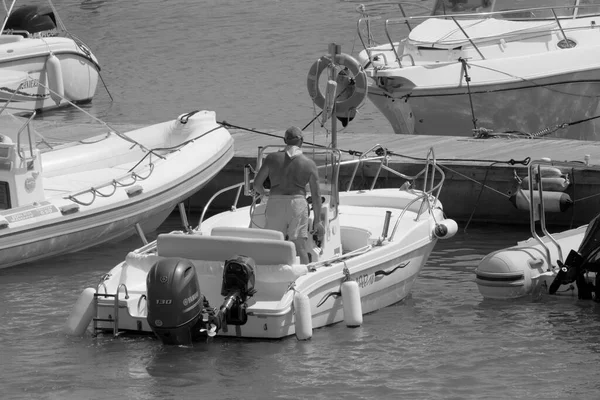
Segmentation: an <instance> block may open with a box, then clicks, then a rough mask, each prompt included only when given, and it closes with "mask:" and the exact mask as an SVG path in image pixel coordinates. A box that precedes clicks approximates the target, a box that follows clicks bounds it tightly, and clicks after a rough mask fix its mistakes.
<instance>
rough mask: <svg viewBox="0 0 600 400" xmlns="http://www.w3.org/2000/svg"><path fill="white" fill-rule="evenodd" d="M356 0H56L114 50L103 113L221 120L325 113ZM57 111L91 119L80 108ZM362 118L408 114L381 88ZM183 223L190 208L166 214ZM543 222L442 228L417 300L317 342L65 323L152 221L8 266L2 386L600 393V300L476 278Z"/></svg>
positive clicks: (485, 395)
mask: <svg viewBox="0 0 600 400" xmlns="http://www.w3.org/2000/svg"><path fill="white" fill-rule="evenodd" d="M355 6H356V3H350V2H340V1H337V0H324V1H323V0H321V1H315V0H304V1H295V2H293V1H287V0H279V1H277V0H269V1H267V0H254V1H252V2H249V1H233V0H219V1H216V0H215V1H205V0H195V1H192V0H189V1H184V0H171V1H169V2H165V1H157V0H128V1H114V0H112V1H111V0H107V1H102V0H90V1H85V0H84V1H73V0H65V1H61V2H60V3H58V2H57V7H58V9H59V12H60V13H61V15H62V18H63V20H64V22H65V23H66V24H67V26H68V28H69V29H70V30H71V31H72V32H73V33H74V34H76V35H77V36H79V37H81V38H82V39H83V40H84V41H85V42H86V43H87V44H88V45H89V46H90V47H91V48H92V49H93V50H94V52H95V53H96V55H97V56H98V58H99V59H100V62H101V64H102V65H103V67H104V69H103V71H102V74H103V78H104V80H105V82H106V84H107V86H108V88H109V90H110V92H111V94H112V96H113V97H114V101H112V102H111V101H110V99H109V97H108V95H107V94H106V91H103V89H102V88H99V90H98V95H97V97H96V98H95V99H94V101H93V103H92V104H90V105H88V106H86V107H85V109H86V110H87V111H88V112H90V113H92V114H94V115H96V116H98V117H100V118H101V119H103V120H105V121H107V122H112V123H134V124H149V123H155V122H161V121H164V120H168V119H172V118H174V117H175V116H177V115H178V114H180V113H183V112H186V111H190V110H194V109H210V110H215V111H216V112H217V118H218V119H219V120H226V121H228V122H230V123H232V124H236V125H240V126H244V127H255V128H260V129H284V128H285V127H287V126H288V125H290V124H296V125H299V126H304V125H305V124H306V123H308V121H310V120H311V119H312V116H313V108H312V105H311V103H310V99H309V98H308V95H307V93H306V88H305V79H306V73H307V71H308V68H309V67H310V65H311V64H312V62H313V61H314V60H316V59H317V58H318V57H320V56H321V55H322V54H324V53H325V52H326V49H327V44H328V43H330V42H336V43H338V44H341V45H342V50H343V51H345V52H348V53H351V52H353V49H354V50H356V49H358V47H357V46H358V44H356V45H355V36H356V35H355V26H356V25H355V21H356V18H355V17H356V15H357V14H355V12H354V7H355ZM43 118H45V119H49V120H53V119H54V120H61V121H65V120H69V121H74V122H84V121H85V118H84V117H82V116H81V113H77V112H74V111H73V110H62V111H59V112H54V113H50V114H46V115H44V117H43ZM346 131H347V132H365V131H376V132H381V133H382V134H385V133H389V132H390V131H391V130H390V128H389V127H388V125H387V123H386V122H385V121H382V119H381V118H380V117H379V115H378V114H377V112H376V111H375V110H374V108H373V107H372V106H371V105H370V104H367V106H365V108H363V109H362V110H361V114H360V117H359V118H357V120H356V121H355V123H353V124H352V125H350V126H349V127H348V128H346ZM197 218H198V216H193V217H192V219H191V220H193V221H197ZM175 228H178V219H177V218H176V217H173V218H171V219H169V220H168V221H167V223H166V224H165V225H164V226H163V227H162V230H166V231H168V230H171V229H175ZM463 228H464V227H463ZM528 236H529V234H528V232H527V230H526V229H524V228H514V227H505V226H493V225H492V226H489V225H486V226H483V225H479V226H469V227H468V229H467V230H466V232H465V231H464V229H461V231H460V232H459V234H458V235H457V236H456V237H455V238H453V239H451V240H449V241H442V242H439V243H438V245H437V247H436V249H435V250H434V252H433V254H432V256H431V258H430V259H429V262H428V263H427V265H426V266H425V268H424V270H423V272H422V274H421V276H420V277H419V279H418V280H417V282H416V284H415V286H414V288H413V291H412V295H411V296H410V297H409V298H408V299H407V300H406V301H404V302H402V303H400V304H397V305H395V306H392V307H388V308H386V309H383V310H380V311H378V312H375V313H373V314H370V315H367V316H365V319H364V324H363V326H362V327H359V328H355V329H349V328H346V327H345V326H344V325H343V324H338V325H335V326H331V327H327V328H323V329H319V330H316V331H315V332H314V336H313V338H312V340H310V341H308V342H298V341H297V340H296V339H295V338H294V337H291V338H288V339H284V340H278V341H246V340H223V339H217V340H214V341H213V342H212V343H210V344H207V345H201V346H197V347H195V348H193V349H189V348H187V349H184V348H177V347H164V346H162V345H161V344H160V343H159V342H158V341H157V340H154V339H153V338H151V337H145V338H118V339H113V338H112V337H110V336H103V337H99V338H96V339H94V338H91V337H90V336H86V337H83V338H71V337H66V336H65V335H64V334H63V333H62V327H63V324H64V321H65V320H66V318H67V315H68V313H69V311H70V308H71V307H72V305H73V303H74V302H75V301H76V299H77V297H78V295H79V293H80V292H81V291H82V290H83V289H84V288H85V287H88V286H93V285H95V284H96V282H98V280H99V279H100V277H101V275H102V274H103V273H105V272H107V271H108V270H109V269H110V268H112V267H113V266H114V265H115V264H117V263H118V262H120V261H121V260H122V259H123V258H124V257H125V255H126V253H127V252H128V251H129V250H131V249H132V248H135V247H138V246H139V245H140V242H139V239H137V238H135V237H133V238H130V239H128V240H126V241H123V242H121V243H118V244H111V245H105V246H102V247H98V248H95V249H91V250H87V251H83V252H80V253H76V254H71V255H67V256H63V257H59V258H54V259H51V260H47V261H44V262H38V263H34V264H29V265H25V266H19V267H15V268H11V269H4V270H0V398H2V399H99V398H103V399H191V398H202V399H211V398H215V399H259V398H260V399H275V398H277V399H329V398H342V399H400V398H403V399H466V398H470V399H513V398H530V399H533V398H535V399H551V398H556V399H565V398H574V399H597V398H598V396H599V395H598V389H599V388H600V383H599V382H600V381H599V380H598V375H597V367H598V365H599V362H600V355H599V354H598V353H599V350H600V332H599V330H598V328H597V327H598V326H600V308H599V307H600V306H598V305H596V304H594V303H588V302H578V301H576V300H568V299H567V300H565V299H562V300H560V301H556V300H554V299H543V300H541V301H538V302H531V301H522V302H488V301H482V298H481V296H480V295H479V292H478V290H477V287H476V285H475V283H474V282H473V278H474V270H475V268H476V266H477V263H478V261H479V260H480V259H481V257H482V256H483V255H485V254H487V253H489V252H491V251H493V250H496V249H498V248H502V247H506V246H509V245H512V244H514V243H515V242H516V241H517V240H521V239H524V238H526V237H528Z"/></svg>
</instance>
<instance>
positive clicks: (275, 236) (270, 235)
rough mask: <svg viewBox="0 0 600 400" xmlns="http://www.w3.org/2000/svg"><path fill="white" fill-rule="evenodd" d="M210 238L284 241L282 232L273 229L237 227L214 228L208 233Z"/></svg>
mask: <svg viewBox="0 0 600 400" xmlns="http://www.w3.org/2000/svg"><path fill="white" fill-rule="evenodd" d="M210 235H211V236H231V237H240V238H247V239H272V240H284V239H285V237H284V236H283V233H282V232H279V231H275V230H273V229H259V228H243V227H237V226H216V227H214V228H212V230H211V231H210Z"/></svg>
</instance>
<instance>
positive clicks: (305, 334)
mask: <svg viewBox="0 0 600 400" xmlns="http://www.w3.org/2000/svg"><path fill="white" fill-rule="evenodd" d="M294 328H295V330H296V338H297V339H298V340H308V339H310V338H311V337H312V313H311V310H310V299H309V298H308V296H307V295H305V294H303V293H300V292H298V291H296V292H294Z"/></svg>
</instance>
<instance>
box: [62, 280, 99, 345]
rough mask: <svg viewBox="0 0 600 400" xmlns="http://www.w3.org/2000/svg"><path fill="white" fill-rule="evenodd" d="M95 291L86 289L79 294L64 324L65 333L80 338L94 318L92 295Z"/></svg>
mask: <svg viewBox="0 0 600 400" xmlns="http://www.w3.org/2000/svg"><path fill="white" fill-rule="evenodd" d="M95 293H96V289H94V288H86V289H84V290H83V292H81V294H80V295H79V298H78V299H77V302H76V303H75V305H74V306H73V310H71V314H69V318H68V319H67V323H66V324H65V333H66V334H67V335H72V336H82V335H83V334H84V333H85V331H86V330H87V327H88V326H89V325H90V322H92V318H93V317H94V294H95Z"/></svg>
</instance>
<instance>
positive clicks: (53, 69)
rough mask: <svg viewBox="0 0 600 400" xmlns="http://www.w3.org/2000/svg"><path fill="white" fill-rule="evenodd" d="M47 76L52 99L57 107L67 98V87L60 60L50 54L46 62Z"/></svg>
mask: <svg viewBox="0 0 600 400" xmlns="http://www.w3.org/2000/svg"><path fill="white" fill-rule="evenodd" d="M46 76H47V77H48V81H47V83H48V88H49V89H50V97H51V98H52V100H54V102H55V103H56V105H59V104H60V102H61V100H62V99H64V97H65V85H64V82H63V75H62V69H61V66H60V60H59V59H58V57H56V56H55V55H54V53H50V55H49V56H48V59H47V60H46Z"/></svg>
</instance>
